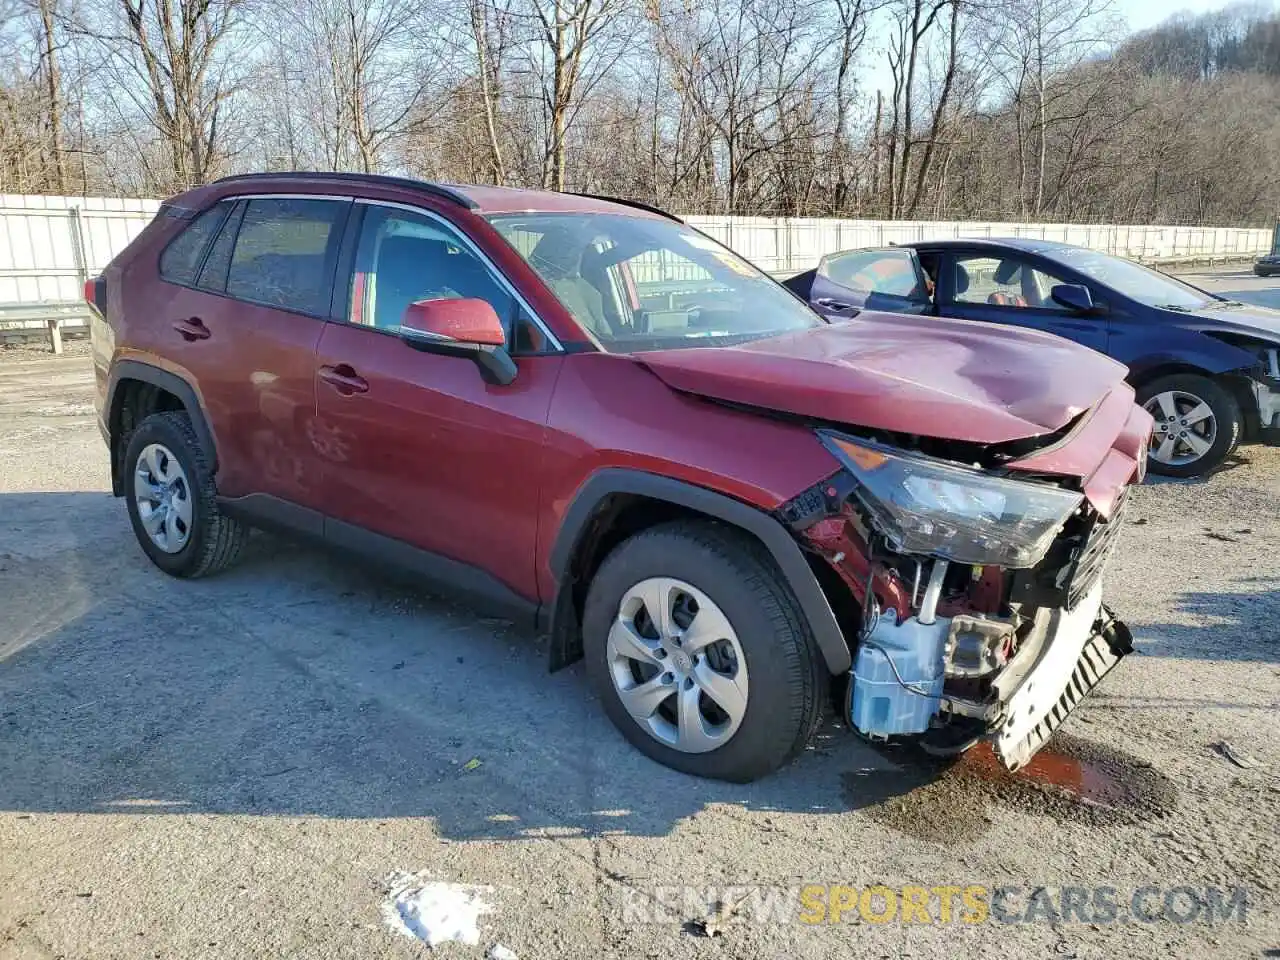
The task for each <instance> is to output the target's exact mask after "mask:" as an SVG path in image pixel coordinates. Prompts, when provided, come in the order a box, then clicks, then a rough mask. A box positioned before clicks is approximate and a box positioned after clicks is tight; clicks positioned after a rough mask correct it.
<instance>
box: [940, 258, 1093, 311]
mask: <svg viewBox="0 0 1280 960" xmlns="http://www.w3.org/2000/svg"><path fill="white" fill-rule="evenodd" d="M953 269H954V271H955V278H954V285H953V287H952V290H953V291H954V293H953V297H952V299H953V301H954V302H955V303H971V304H983V305H985V306H990V307H1013V308H1023V309H1027V308H1032V309H1037V310H1055V311H1058V312H1059V313H1067V312H1069V311H1068V310H1067V308H1066V307H1062V306H1059V305H1058V304H1057V303H1055V302H1054V301H1053V298H1052V297H1051V296H1050V293H1051V292H1052V290H1053V288H1054V286H1055V285H1057V284H1059V283H1065V282H1066V281H1064V280H1062V279H1060V278H1058V277H1055V276H1053V275H1052V274H1048V273H1045V272H1044V271H1043V270H1040V269H1037V268H1036V267H1033V266H1031V264H1030V263H1028V262H1027V261H1026V260H1024V259H1022V258H1021V257H1016V256H1007V257H990V256H980V255H974V256H961V257H957V258H956V259H955V260H954V262H953Z"/></svg>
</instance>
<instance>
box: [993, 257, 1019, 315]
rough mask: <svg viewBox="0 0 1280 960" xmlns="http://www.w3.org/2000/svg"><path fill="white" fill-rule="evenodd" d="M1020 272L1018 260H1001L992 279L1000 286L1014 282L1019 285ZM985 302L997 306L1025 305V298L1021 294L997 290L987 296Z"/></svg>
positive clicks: (1007, 285) (1008, 285)
mask: <svg viewBox="0 0 1280 960" xmlns="http://www.w3.org/2000/svg"><path fill="white" fill-rule="evenodd" d="M1022 272H1023V271H1022V264H1020V263H1019V262H1018V261H1016V260H1001V261H1000V264H999V265H998V266H997V267H996V270H995V274H994V276H993V278H992V279H994V280H995V282H996V283H998V284H1000V286H1002V287H1010V286H1013V285H1014V284H1015V283H1016V284H1019V285H1021V278H1022ZM987 303H989V304H991V305H992V306H998V307H1025V306H1027V298H1026V297H1024V296H1022V295H1021V294H1017V293H1005V292H1004V291H1002V290H997V291H996V292H995V293H992V294H990V295H989V296H988V297H987Z"/></svg>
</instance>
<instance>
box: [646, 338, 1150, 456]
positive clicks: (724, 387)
mask: <svg viewBox="0 0 1280 960" xmlns="http://www.w3.org/2000/svg"><path fill="white" fill-rule="evenodd" d="M638 358H639V359H640V360H642V361H643V362H644V363H646V364H648V366H649V367H650V368H651V369H652V370H653V371H654V373H656V374H657V375H658V376H659V377H661V378H662V379H663V380H664V381H666V382H667V383H668V384H670V385H671V386H672V387H675V388H676V389H678V390H685V391H688V392H690V393H700V394H703V395H705V396H710V397H717V398H719V399H722V400H730V401H733V402H736V403H749V404H753V405H755V406H760V407H764V408H766V409H776V410H786V411H788V412H790V413H798V414H802V415H804V416H811V417H821V418H824V419H826V420H835V421H839V422H843V423H850V424H857V425H859V426H862V427H869V428H872V429H880V430H891V431H894V432H897V433H906V434H915V433H920V434H926V435H928V436H932V437H945V438H948V439H954V440H967V441H971V442H974V443H1000V442H1003V441H1008V440H1019V439H1023V438H1025V437H1034V436H1039V435H1040V434H1043V433H1045V432H1047V431H1050V430H1057V429H1059V428H1061V427H1063V426H1065V425H1066V424H1067V423H1069V422H1070V421H1071V420H1072V419H1073V418H1075V417H1077V416H1079V415H1080V414H1081V413H1083V412H1084V411H1086V410H1088V409H1089V408H1090V407H1092V406H1093V405H1094V404H1096V403H1097V402H1098V400H1099V399H1100V398H1101V397H1103V396H1104V395H1106V394H1107V392H1108V391H1112V390H1115V389H1116V388H1120V389H1121V390H1122V391H1127V390H1128V388H1127V387H1124V386H1123V381H1124V375H1125V368H1124V367H1123V366H1121V365H1120V364H1118V363H1116V362H1115V361H1114V360H1110V359H1108V358H1107V357H1104V356H1103V355H1102V354H1100V353H1094V352H1093V351H1092V350H1087V349H1084V348H1082V347H1080V346H1078V345H1077V344H1074V343H1070V342H1068V341H1066V340H1062V339H1060V338H1058V337H1053V336H1049V335H1047V334H1042V333H1038V332H1037V331H1034V330H1024V329H1021V328H1018V327H999V326H994V325H992V324H981V323H969V322H967V321H964V320H947V319H944V318H942V317H908V316H899V315H896V314H876V313H861V314H859V315H858V323H856V324H839V325H832V326H827V327H816V328H813V329H809V330H802V331H797V332H795V333H791V334H787V335H784V336H779V337H770V338H769V339H766V340H756V341H753V342H751V343H746V344H742V345H741V346H736V347H723V348H721V349H717V350H702V349H688V350H664V351H662V352H660V353H646V354H639V355H638ZM1129 392H1130V394H1131V393H1132V392H1131V391H1129ZM1130 405H1132V401H1131V400H1130ZM1093 455H1094V463H1093V464H1091V466H1093V465H1096V463H1097V457H1098V453H1097V452H1096V451H1095V452H1094V454H1093Z"/></svg>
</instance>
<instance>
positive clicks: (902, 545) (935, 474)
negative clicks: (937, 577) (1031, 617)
mask: <svg viewBox="0 0 1280 960" xmlns="http://www.w3.org/2000/svg"><path fill="white" fill-rule="evenodd" d="M818 433H819V436H820V437H821V438H822V442H823V443H824V444H825V445H826V447H827V449H828V450H830V451H831V453H832V454H834V455H835V457H836V459H838V460H839V461H840V462H841V463H842V464H844V466H845V467H846V468H847V469H848V470H849V472H850V473H852V474H853V476H854V477H855V478H856V479H857V481H858V486H857V487H856V488H855V490H854V495H855V496H856V497H857V498H858V500H859V501H861V503H862V505H863V506H864V507H866V509H867V511H868V512H869V513H870V515H871V519H872V522H873V523H874V525H875V527H876V529H877V530H878V531H879V532H880V533H881V534H883V535H884V536H885V538H887V539H888V540H889V542H890V543H891V544H892V545H893V547H894V548H895V549H896V550H899V551H901V552H902V553H925V554H931V555H933V556H937V557H944V558H946V559H947V560H955V561H958V562H960V563H971V564H994V565H995V566H999V567H1032V566H1035V564H1036V563H1037V562H1038V561H1039V560H1040V558H1041V557H1043V556H1044V554H1045V551H1047V550H1048V549H1049V545H1050V544H1051V543H1052V542H1053V538H1054V537H1055V536H1056V535H1057V533H1058V530H1059V529H1060V528H1061V527H1062V525H1063V523H1065V522H1066V520H1067V518H1068V517H1070V516H1071V514H1072V512H1073V511H1074V510H1075V509H1076V508H1077V507H1078V506H1080V501H1081V500H1082V499H1083V498H1082V496H1081V495H1080V494H1079V493H1075V492H1073V491H1071V490H1064V489H1062V488H1061V487H1055V486H1053V485H1051V484H1047V483H1034V482H1029V481H1026V480H1008V479H1005V478H1004V477H996V476H992V475H991V474H989V473H985V472H983V471H981V470H975V469H972V468H970V467H963V466H960V465H958V464H953V463H949V462H947V461H945V460H936V459H933V458H931V457H924V456H920V455H918V454H913V453H908V452H906V451H904V450H898V449H896V448H893V447H884V446H880V445H879V444H874V443H868V442H865V441H853V440H849V439H846V438H844V437H841V436H839V435H837V434H833V433H828V432H826V431H819V432H818Z"/></svg>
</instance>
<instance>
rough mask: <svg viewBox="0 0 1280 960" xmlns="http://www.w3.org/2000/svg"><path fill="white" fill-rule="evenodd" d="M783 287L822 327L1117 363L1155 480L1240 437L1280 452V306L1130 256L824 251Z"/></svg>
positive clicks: (968, 248) (1042, 251)
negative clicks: (1063, 349) (967, 335)
mask: <svg viewBox="0 0 1280 960" xmlns="http://www.w3.org/2000/svg"><path fill="white" fill-rule="evenodd" d="M786 285H787V286H788V287H789V288H791V290H792V291H793V292H794V293H796V294H797V295H799V296H800V297H802V298H804V299H805V300H807V301H808V302H809V303H810V305H811V306H812V307H813V308H814V309H815V310H817V311H818V312H819V313H821V314H823V315H824V316H826V317H828V318H829V319H832V320H837V321H839V320H849V319H853V318H855V317H856V316H857V315H858V313H859V312H860V311H862V310H876V311H889V312H897V313H914V314H940V315H942V316H947V317H959V318H961V319H965V320H980V321H984V322H987V323H1008V324H1013V325H1015V326H1019V327H1033V328H1035V329H1037V330H1044V331H1047V332H1048V333H1053V334H1057V335H1058V336H1060V337H1066V338H1067V339H1068V340H1074V341H1076V342H1077V343H1082V344H1084V345H1085V346H1088V347H1092V348H1093V349H1095V350H1098V351H1100V352H1102V353H1105V354H1107V356H1110V357H1114V358H1115V359H1116V360H1119V361H1120V362H1121V363H1123V364H1125V365H1127V366H1128V367H1129V382H1130V383H1131V384H1132V385H1133V387H1134V389H1135V390H1136V391H1137V396H1138V402H1139V403H1141V404H1142V405H1143V406H1144V407H1145V408H1146V409H1147V410H1148V411H1149V412H1150V413H1151V415H1152V416H1153V417H1154V418H1155V421H1156V426H1155V433H1154V434H1153V436H1152V440H1151V449H1150V451H1149V460H1148V465H1149V467H1150V469H1151V470H1152V471H1153V472H1155V473H1162V474H1165V475H1168V476H1174V477H1191V476H1197V475H1200V474H1203V473H1206V472H1207V471H1209V470H1212V469H1213V468H1214V467H1216V466H1217V465H1218V464H1220V463H1221V462H1222V461H1223V460H1224V459H1225V458H1226V457H1227V456H1228V455H1229V454H1230V453H1231V451H1232V450H1234V449H1235V447H1236V445H1237V444H1239V443H1248V442H1262V443H1269V444H1273V445H1280V310H1270V309H1267V308H1266V307H1258V306H1250V305H1246V304H1243V303H1239V302H1237V301H1234V300H1227V299H1224V298H1222V297H1219V296H1215V295H1214V294H1212V293H1208V292H1206V291H1204V290H1201V289H1199V288H1197V287H1193V286H1191V285H1190V284H1187V283H1183V282H1182V281H1181V280H1177V279H1175V278H1173V277H1170V276H1168V275H1166V274H1163V273H1159V272H1157V271H1155V270H1151V269H1148V268H1147V267H1144V266H1141V265H1140V264H1137V263H1134V262H1132V261H1130V260H1123V259H1121V258H1119V257H1113V256H1109V255H1107V254H1104V253H1098V252H1096V251H1093V250H1087V249H1084V248H1083V247H1073V246H1069V245H1068V244H1064V243H1053V242H1050V241H1047V240H1022V239H1014V240H941V241H935V242H921V243H913V244H908V245H905V246H900V247H888V248H885V249H868V250H846V251H844V252H842V253H833V254H830V255H829V256H826V257H823V258H822V261H821V262H820V263H819V264H818V266H817V267H816V268H815V269H813V270H807V271H805V272H804V273H802V274H799V275H798V276H795V277H792V278H791V279H790V280H787V281H786Z"/></svg>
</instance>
